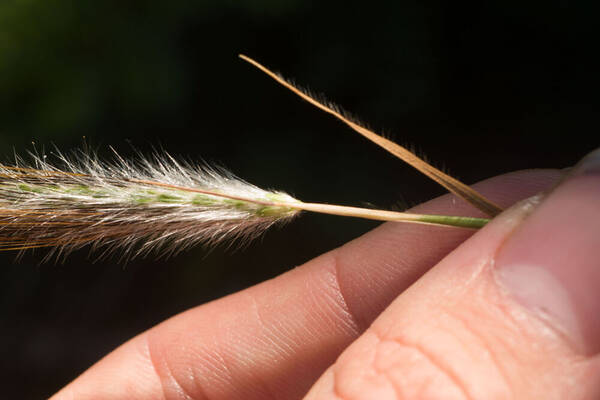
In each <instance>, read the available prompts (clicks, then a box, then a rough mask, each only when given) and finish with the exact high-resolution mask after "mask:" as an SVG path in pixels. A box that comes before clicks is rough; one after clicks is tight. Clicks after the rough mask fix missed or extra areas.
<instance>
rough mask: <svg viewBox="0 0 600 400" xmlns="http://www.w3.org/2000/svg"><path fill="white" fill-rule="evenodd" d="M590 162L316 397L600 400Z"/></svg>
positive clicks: (469, 259)
mask: <svg viewBox="0 0 600 400" xmlns="http://www.w3.org/2000/svg"><path fill="white" fill-rule="evenodd" d="M587 160H588V163H591V165H590V164H586V165H582V166H580V167H579V168H578V169H577V170H576V171H577V172H575V175H573V176H571V177H570V178H569V179H567V180H566V181H565V182H563V183H562V184H561V185H560V186H558V187H557V188H556V189H555V190H553V191H552V192H551V193H550V194H549V195H548V196H547V197H546V198H544V199H543V200H541V204H539V205H537V204H538V203H539V202H540V200H539V198H533V199H530V200H527V201H524V202H523V203H521V204H520V205H518V206H515V207H514V208H513V209H511V210H509V211H507V212H505V213H504V214H502V215H501V216H500V217H499V218H497V219H495V220H494V221H493V222H492V223H491V224H490V225H489V226H487V227H486V228H484V229H482V230H481V231H480V232H478V233H477V234H476V235H475V236H474V237H472V238H471V239H469V240H467V241H466V242H465V243H463V244H462V245H461V246H459V247H458V248H457V249H456V250H455V251H454V252H452V253H451V254H450V255H449V256H448V257H446V258H445V259H444V260H443V261H442V262H440V263H439V264H438V265H437V266H436V267H434V268H433V269H431V270H430V271H429V272H428V273H427V274H425V275H424V276H423V277H422V278H421V279H420V280H419V281H418V282H417V283H416V284H415V285H413V286H412V287H411V288H409V289H408V290H406V291H405V292H404V293H403V294H402V295H401V296H399V297H398V298H397V299H396V300H394V302H393V303H392V304H391V305H390V306H389V307H388V308H387V309H386V310H385V311H384V312H383V313H382V314H381V315H380V316H379V317H378V318H377V319H376V320H375V322H374V323H373V324H372V326H371V327H370V328H369V329H368V331H367V332H365V333H364V334H363V335H362V336H361V337H360V338H359V339H358V340H357V341H356V342H354V343H353V344H352V345H351V346H350V347H349V348H348V349H347V350H346V351H345V352H344V353H343V354H342V355H341V356H340V358H339V359H338V360H337V362H336V363H335V364H334V365H333V366H332V367H331V368H330V369H329V370H328V371H327V372H326V373H325V374H324V375H323V377H322V378H321V379H320V380H319V381H318V382H317V384H316V385H315V386H314V387H313V389H312V390H311V392H310V394H309V395H308V396H307V398H308V399H316V398H318V399H328V398H332V399H333V398H335V399H339V398H343V399H358V398H361V399H362V398H372V399H382V400H385V399H396V398H444V399H490V398H495V399H496V398H497V399H508V398H516V399H538V398H544V399H592V398H594V399H596V398H600V359H599V357H598V356H597V354H598V353H599V352H600V291H599V290H598V288H599V287H600V263H599V262H598V259H599V256H600V239H599V238H600V151H598V152H596V153H595V155H594V156H590V158H588V159H587ZM536 206H537V207H536Z"/></svg>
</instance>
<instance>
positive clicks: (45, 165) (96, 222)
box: [0, 151, 299, 259]
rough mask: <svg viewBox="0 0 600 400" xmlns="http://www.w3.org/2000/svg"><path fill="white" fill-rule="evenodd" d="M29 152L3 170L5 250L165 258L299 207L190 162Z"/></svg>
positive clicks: (252, 229)
mask: <svg viewBox="0 0 600 400" xmlns="http://www.w3.org/2000/svg"><path fill="white" fill-rule="evenodd" d="M54 155H55V157H56V158H57V162H56V163H49V162H48V161H47V159H46V157H45V156H39V155H32V162H31V163H25V162H23V160H22V159H21V158H16V162H15V165H14V166H7V165H2V164H0V250H27V249H32V248H38V247H47V248H50V252H49V253H50V254H49V256H52V255H55V256H60V255H64V254H66V253H68V252H70V251H73V250H76V249H79V248H81V247H84V246H87V245H91V248H92V250H95V249H97V248H102V249H103V251H102V252H101V253H100V255H99V256H100V257H102V256H104V255H107V254H109V253H111V252H112V251H114V250H116V249H120V250H122V257H123V258H125V259H127V258H131V257H135V256H140V255H145V254H147V253H149V252H151V251H155V252H156V253H157V254H158V255H159V256H168V255H173V254H176V253H178V252H180V251H183V250H185V249H188V248H189V247H192V246H194V245H196V244H198V243H204V244H209V245H213V244H215V243H219V242H222V241H226V240H233V241H235V242H237V243H241V244H243V243H245V242H247V241H248V240H250V239H252V238H254V237H256V236H257V235H260V234H261V233H262V232H264V231H265V230H266V229H267V228H269V227H270V226H272V225H273V224H275V223H278V222H282V221H285V220H289V219H290V218H291V217H293V216H295V215H296V214H297V213H298V212H299V210H298V209H294V208H290V207H287V206H281V205H277V204H275V205H274V204H273V203H274V202H275V203H286V204H288V203H294V202H297V200H295V199H294V198H293V197H291V196H289V195H287V194H285V193H283V192H277V191H266V190H262V189H260V188H258V187H256V186H254V185H252V184H249V183H247V182H245V181H243V180H241V179H239V178H238V177H236V176H234V175H233V174H231V173H229V172H228V171H226V170H224V169H222V168H212V167H209V166H207V165H198V166H192V165H189V164H184V163H180V162H177V161H176V160H175V159H173V158H172V157H171V156H170V155H168V154H162V155H155V156H153V157H152V158H144V157H141V156H139V157H138V158H137V159H136V160H135V161H126V160H124V159H123V158H121V157H120V156H119V155H118V154H117V153H116V152H115V161H114V162H112V163H106V162H101V161H99V160H98V158H97V156H96V155H95V154H93V153H89V152H83V151H80V152H78V154H77V155H76V156H65V155H63V154H61V153H60V152H56V153H54Z"/></svg>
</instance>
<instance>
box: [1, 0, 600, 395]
mask: <svg viewBox="0 0 600 400" xmlns="http://www.w3.org/2000/svg"><path fill="white" fill-rule="evenodd" d="M591 3H592V2H590V4H591ZM583 4H585V3H583V2H580V3H579V5H576V4H573V3H570V2H565V1H558V0H550V1H545V2H522V1H510V0H509V1H507V0H504V1H488V2H461V4H460V5H458V4H457V3H456V2H423V1H398V2H385V3H384V2H381V3H379V2H355V1H323V2H309V1H301V0H252V1H250V0H235V1H233V0H227V1H224V0H200V1H184V0H171V1H167V2H165V1H125V0H118V1H117V0H105V1H98V2H89V1H75V0H57V1H47V0H29V1H17V0H2V1H1V2H0V156H2V160H5V161H7V160H8V161H9V160H10V159H11V157H12V155H13V152H17V153H19V154H25V153H26V152H27V150H31V149H32V148H33V145H32V142H35V147H36V148H37V149H38V150H39V149H42V148H45V149H47V150H48V149H51V147H52V146H53V145H56V146H57V147H58V148H59V149H61V150H63V151H69V150H70V149H74V148H78V147H81V145H82V143H83V141H84V138H85V141H86V142H87V143H88V144H90V145H91V147H92V148H94V149H96V150H97V151H98V152H99V153H100V155H103V156H106V157H109V154H110V153H109V151H108V146H110V145H112V146H114V147H115V148H116V149H117V150H118V151H119V152H120V153H121V154H122V155H124V156H126V157H127V156H131V155H132V154H133V152H134V149H137V150H140V151H141V152H142V153H149V152H151V151H152V148H153V147H154V148H156V147H158V148H163V149H165V150H166V151H168V152H169V153H171V154H172V155H174V156H175V157H177V158H181V159H187V160H201V159H203V160H206V161H209V162H214V163H218V164H222V165H225V166H227V167H228V168H229V169H231V170H232V171H233V172H235V173H236V174H238V175H240V176H241V177H243V178H245V179H247V180H248V181H250V182H252V183H254V184H257V185H258V186H263V187H268V188H277V189H282V190H285V191H288V192H290V193H292V194H293V195H295V196H297V197H299V198H300V199H303V200H306V201H320V202H331V203H340V204H350V205H362V204H364V203H365V202H367V203H371V204H375V205H377V206H380V207H396V206H410V205H412V204H417V203H419V202H422V201H425V200H427V199H430V198H432V197H434V196H437V195H440V194H443V193H444V191H443V190H442V189H441V188H439V187H437V186H436V185H435V184H433V183H431V182H429V181H428V180H427V179H426V178H424V177H423V176H421V175H419V174H418V173H417V172H415V171H414V170H412V169H411V168H410V167H407V166H406V165H404V164H403V163H402V162H400V161H398V160H396V159H394V158H393V157H392V156H390V155H388V154H386V153H385V152H384V151H383V150H381V149H379V148H377V147H376V146H374V145H372V144H370V143H368V142H367V141H366V140H364V139H362V138H361V137H359V136H358V135H357V134H355V133H353V132H352V131H350V130H349V129H348V128H346V127H345V126H344V125H342V124H341V123H339V122H337V121H335V120H334V119H332V118H331V117H329V116H327V115H326V114H324V113H323V112H321V111H318V110H316V109H314V108H313V107H311V106H309V105H308V104H306V103H304V102H302V101H300V100H299V99H298V98H296V97H294V96H293V95H292V94H290V93H289V92H287V91H286V90H284V89H282V88H281V87H279V86H277V85H276V84H275V83H273V82H272V81H270V80H269V79H267V78H266V77H265V76H263V75H262V74H260V73H258V72H257V71H256V70H254V69H253V68H251V67H250V66H249V65H247V64H245V63H243V62H241V61H240V60H239V59H238V58H237V54H238V53H240V52H243V53H245V54H248V55H250V56H252V57H255V58H257V59H258V60H259V61H261V62H263V63H265V64H266V65H268V66H270V67H272V68H274V69H276V70H279V71H281V72H283V73H284V74H285V75H286V76H287V77H292V78H295V79H296V80H297V81H298V82H299V83H301V84H303V85H306V86H308V87H310V88H312V89H314V90H315V91H316V92H322V93H325V94H327V97H328V98H330V99H331V100H333V101H335V102H337V103H338V104H340V105H342V106H343V107H344V108H346V109H347V110H349V111H351V112H353V113H354V114H356V115H359V116H360V117H361V118H362V119H363V120H365V121H368V122H369V124H370V125H371V126H373V127H375V128H376V129H377V130H379V131H380V132H385V133H386V134H388V135H389V136H391V137H392V138H394V139H395V140H397V141H398V142H400V143H402V144H407V145H409V146H411V147H412V148H415V149H416V150H417V151H418V152H420V153H422V154H425V155H427V156H428V158H429V159H431V160H434V161H435V164H437V165H438V166H443V167H445V168H446V169H447V170H448V171H450V172H451V173H453V174H455V175H456V176H458V177H459V178H461V179H463V180H464V181H465V182H467V183H473V182H475V181H477V180H481V179H484V178H487V177H490V176H493V175H497V174H501V173H504V172H509V171H513V170H517V169H523V168H536V167H558V168H562V167H567V166H570V165H572V164H574V163H575V162H576V161H577V160H578V159H579V158H580V157H581V156H583V155H584V154H585V153H586V152H588V151H590V150H592V149H593V148H594V147H596V146H598V144H599V142H600V141H599V140H598V137H599V136H598V121H597V115H596V114H597V106H598V102H597V101H596V99H597V96H598V89H599V87H598V79H597V73H598V64H597V63H594V61H595V58H596V54H595V53H596V52H597V50H598V49H597V36H596V32H595V24H596V23H597V21H596V20H597V15H598V14H597V12H595V11H596V10H592V9H591V8H589V7H582V5H583ZM586 135H589V136H587V138H586ZM376 225H377V224H376V223H372V222H368V221H361V220H353V219H343V218H336V217H329V216H319V215H305V216H303V217H302V218H300V219H298V220H296V221H295V222H293V223H292V224H290V225H289V226H287V227H285V228H283V229H275V230H274V231H270V232H268V233H267V234H266V235H265V236H264V238H263V239H262V240H259V241H257V242H255V243H253V244H252V245H250V246H249V247H248V248H246V249H244V250H239V251H236V252H232V251H230V250H228V249H226V248H225V247H218V248H215V249H213V250H212V251H210V252H209V251H207V249H202V248H197V249H194V250H192V251H189V252H187V253H184V254H182V255H179V256H177V257H174V258H171V259H167V260H158V261H157V260H154V259H153V257H152V256H150V257H148V258H146V259H138V260H134V261H131V262H129V263H127V264H126V265H123V264H122V263H121V264H119V263H118V262H117V258H118V257H113V258H111V259H108V260H105V261H102V262H94V255H93V254H92V255H90V254H88V252H87V251H85V250H83V251H78V252H76V253H74V254H72V255H71V256H69V257H68V258H67V259H66V261H64V262H58V263H52V262H51V263H45V264H41V265H40V260H41V259H42V258H43V255H44V252H43V251H36V252H31V253H27V254H26V255H25V256H24V257H22V259H21V260H15V254H7V253H2V254H0V265H1V268H0V283H1V284H2V290H1V292H0V315H1V318H0V354H1V357H0V359H1V361H0V382H2V385H1V387H2V390H4V391H5V392H4V394H0V397H1V398H11V399H13V398H15V399H16V398H19V399H39V398H44V397H47V396H49V395H50V394H51V393H53V392H54V391H56V390H57V389H58V388H60V387H61V386H63V385H65V384H66V383H67V382H69V381H70V380H72V379H73V378H75V377H76V376H77V375H78V374H80V373H81V372H82V371H84V370H85V369H86V368H87V367H89V366H90V365H91V364H92V363H94V362H95V361H97V360H98V359H99V358H101V357H102V356H103V355H105V354H106V353H108V352H109V351H110V350H112V349H114V348H115V347H116V346H118V345H119V344H120V343H123V342H124V341H126V340H127V339H129V338H131V337H132V336H134V335H136V334H137V333H139V332H141V331H143V330H145V329H148V328H150V327H151V326H153V325H155V324H157V323H158V322H160V321H162V320H164V319H166V318H168V317H169V316H172V315H174V314H176V313H178V312H181V311H183V310H185V309H188V308H190V307H193V306H196V305H199V304H202V303H204V302H207V301H210V300H213V299H216V298H218V297H221V296H224V295H226V294H229V293H232V292H235V291H238V290H240V289H243V288H246V287H248V286H250V285H253V284H255V283H258V282H260V281H263V280H265V279H268V278H272V277H274V276H276V275H278V274H280V273H282V272H284V271H286V270H288V269H290V268H293V267H294V266H297V265H299V264H301V263H303V262H304V261H306V260H308V259H310V258H312V257H314V256H316V255H318V254H320V253H322V252H324V251H326V250H328V249H331V248H334V247H336V246H339V245H341V244H342V243H344V242H346V241H348V240H351V239H352V238H355V237H357V236H359V235H360V234H362V233H364V232H366V231H368V230H369V229H371V228H373V227H374V226H376ZM7 390H8V393H6V391H7Z"/></svg>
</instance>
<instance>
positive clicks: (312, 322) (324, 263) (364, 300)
mask: <svg viewBox="0 0 600 400" xmlns="http://www.w3.org/2000/svg"><path fill="white" fill-rule="evenodd" d="M558 176H559V173H557V172H556V171H528V172H521V173H515V174H509V175H506V176H503V177H498V178H495V179H492V180H489V181H485V182H482V183H480V184H479V185H476V187H477V189H478V190H480V191H481V192H482V193H484V194H485V195H486V196H488V197H489V198H491V199H494V200H495V201H497V202H498V203H500V204H502V205H505V206H506V205H508V204H511V203H512V202H514V201H516V200H517V199H520V198H523V197H526V196H530V195H531V194H533V193H535V192H537V191H539V190H541V189H543V188H546V187H548V186H549V185H550V184H551V183H552V182H553V181H555V180H556V178H557V177H558ZM418 211H419V212H430V213H452V214H456V215H460V214H463V215H465V214H471V215H477V212H474V211H472V209H471V208H470V206H464V205H462V204H461V203H460V202H459V201H456V200H455V199H453V198H452V197H451V196H444V197H442V198H440V199H437V200H434V201H432V202H429V203H428V204H426V205H423V206H421V207H419V210H418ZM470 234H471V232H469V231H465V230H458V229H457V230H453V229H443V228H436V227H427V226H408V225H401V224H384V225H382V226H381V227H379V228H378V229H375V230H374V231H372V232H370V233H368V234H367V235H364V236H363V237H361V238H359V239H358V240H355V241H353V242H351V243H349V244H347V245H346V246H343V247H342V248H340V249H337V250H334V251H332V252H330V253H328V254H325V255H323V256H321V257H319V258H317V259H315V260H313V261H311V262H309V263H306V264H305V265H303V266H302V267H298V268H296V269H294V270H292V271H289V272H288V273H286V274H283V275H282V276H280V277H277V278H276V279H273V280H270V281H267V282H264V283H262V284H260V285H257V286H255V287H252V288H250V289H247V290H245V291H242V292H240V293H237V294H235V295H232V296H229V297H226V298H224V299H220V300H218V301H215V302H212V303H209V304H206V305H204V306H201V307H197V308H195V309H193V310H190V311H188V312H186V313H183V314H181V315H178V316H176V317H174V318H172V319H170V320H168V321H166V322H165V323H163V324H161V325H159V326H157V327H155V328H153V329H152V330H150V331H149V332H147V333H144V334H142V335H140V336H138V337H136V338H134V339H133V340H132V341H130V342H128V343H127V344H125V345H123V346H122V347H121V348H119V349H117V350H116V351H115V352H114V353H113V354H111V355H109V356H107V357H106V358H105V359H104V360H102V361H101V362H99V363H98V364H97V365H95V366H94V367H93V368H92V369H90V370H89V371H87V372H86V373H85V374H84V375H82V376H81V377H80V378H78V379H77V380H76V381H74V382H73V383H72V384H71V385H69V386H68V387H67V388H66V389H65V390H63V391H61V393H59V394H58V395H57V397H56V398H57V399H58V398H69V396H70V395H73V394H74V393H75V394H76V396H75V397H76V398H78V399H87V398H104V399H116V398H122V397H123V396H128V397H127V398H131V399H135V398H152V397H150V395H156V396H158V397H157V398H161V397H160V396H163V395H164V397H166V398H185V397H184V396H188V397H189V398H210V399H236V398H243V399H253V398H260V399H264V398H272V397H276V398H298V397H300V396H302V395H303V394H304V393H305V392H306V390H307V389H308V388H309V387H310V385H311V384H312V383H313V382H314V381H315V379H316V378H317V377H318V376H319V375H320V374H321V373H322V372H323V371H324V370H325V368H327V366H329V365H330V364H331V363H332V362H333V361H334V360H335V358H336V357H337V356H338V355H339V353H340V352H341V351H342V350H343V349H344V348H345V347H346V346H347V345H348V344H349V343H351V342H352V341H353V340H354V339H355V338H356V337H357V336H358V335H359V334H360V332H362V331H363V330H364V328H365V327H366V326H368V324H369V323H370V322H371V321H372V320H373V319H374V318H375V316H376V315H377V314H378V313H379V312H380V311H381V310H382V309H383V308H385V307H386V306H387V305H388V304H389V302H390V301H391V300H392V299H393V298H394V297H395V296H397V295H398V293H400V292H401V291H402V290H404V289H405V288H406V287H408V286H409V285H410V284H412V283H413V282H414V280H415V279H417V278H418V277H419V276H420V275H421V274H422V273H424V272H425V271H427V269H429V268H430V267H431V266H432V265H434V264H435V263H436V262H437V261H438V260H439V259H441V258H442V257H443V256H444V255H445V254H446V253H447V252H449V251H450V250H451V249H452V248H454V247H455V246H456V245H457V244H458V243H460V242H461V241H463V240H464V239H465V238H467V237H468V236H469V235H470ZM107 381H110V382H111V384H110V385H106V382H107ZM159 392H160V393H159ZM136 396H137V397H136Z"/></svg>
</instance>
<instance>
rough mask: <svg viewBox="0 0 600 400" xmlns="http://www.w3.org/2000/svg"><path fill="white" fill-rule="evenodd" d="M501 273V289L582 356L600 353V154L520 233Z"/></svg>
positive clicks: (503, 256)
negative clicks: (545, 323) (552, 329)
mask: <svg viewBox="0 0 600 400" xmlns="http://www.w3.org/2000/svg"><path fill="white" fill-rule="evenodd" d="M495 268H496V276H497V279H498V281H499V283H500V285H501V286H502V287H503V288H504V289H505V290H506V291H507V292H508V293H509V294H511V295H512V296H513V297H514V299H515V300H517V302H519V303H520V304H522V305H523V306H524V307H525V308H527V309H528V310H529V311H530V312H531V313H533V314H535V315H536V316H538V317H540V318H541V319H543V320H544V321H546V322H547V323H548V324H549V325H551V326H552V327H553V328H554V329H555V330H557V331H559V332H561V333H562V334H563V335H564V336H565V337H566V338H567V339H568V341H569V342H571V343H572V345H573V346H574V347H575V348H576V349H577V350H578V351H580V352H582V353H584V354H589V355H591V354H597V353H599V352H600V149H597V150H595V151H594V152H592V153H590V154H589V155H587V156H586V157H584V158H583V159H582V160H581V161H580V162H579V163H578V164H577V165H576V166H575V167H574V168H573V169H572V170H571V171H570V172H569V175H568V176H567V177H566V178H565V179H564V180H563V182H561V184H560V185H558V186H557V187H556V188H555V189H554V190H552V191H551V192H550V193H549V194H548V195H547V196H546V197H545V198H544V199H543V200H542V202H541V204H539V205H538V206H537V208H536V209H535V210H534V211H533V212H532V213H531V214H530V215H529V216H527V217H526V218H525V219H524V221H523V222H522V223H521V225H519V227H517V228H516V229H515V231H514V232H513V233H512V234H511V236H510V237H509V238H508V239H507V240H506V242H505V243H504V244H503V245H502V247H501V248H500V249H499V251H498V254H497V256H496V259H495Z"/></svg>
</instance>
